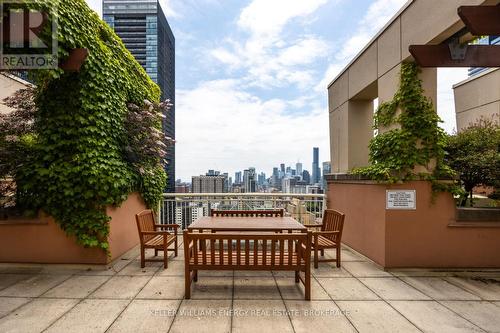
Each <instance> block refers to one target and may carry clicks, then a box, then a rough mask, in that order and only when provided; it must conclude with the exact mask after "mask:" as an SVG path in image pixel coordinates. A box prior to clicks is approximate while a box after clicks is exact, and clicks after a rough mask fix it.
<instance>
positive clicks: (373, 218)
mask: <svg viewBox="0 0 500 333" xmlns="http://www.w3.org/2000/svg"><path fill="white" fill-rule="evenodd" d="M327 181H328V197H327V200H328V202H327V207H328V208H330V209H336V210H339V211H341V212H343V213H345V214H346V219H345V226H344V233H343V236H342V241H343V243H345V244H347V245H349V246H350V247H352V248H353V249H355V250H356V251H358V252H360V253H362V254H363V255H365V256H367V257H368V258H370V259H372V260H373V261H375V262H376V263H378V264H379V265H381V266H383V267H385V268H404V267H422V268H433V267H434V268H435V267H440V268H465V267H470V268H473V267H477V268H479V267H494V268H498V267H500V256H499V255H498V254H499V253H500V228H495V227H491V225H488V226H485V225H470V226H462V227H456V224H457V223H456V216H457V213H456V206H455V202H454V200H453V197H452V195H451V194H449V193H439V194H438V195H437V197H436V198H435V202H434V203H431V198H432V190H431V184H430V183H429V182H426V181H414V182H408V183H405V184H397V185H385V184H378V183H375V182H373V181H368V180H361V179H359V178H358V179H349V177H338V176H336V177H331V176H329V177H327ZM387 190H405V191H415V197H416V207H415V209H407V210H403V209H387V208H386V204H387V203H386V195H387V192H386V191H387Z"/></svg>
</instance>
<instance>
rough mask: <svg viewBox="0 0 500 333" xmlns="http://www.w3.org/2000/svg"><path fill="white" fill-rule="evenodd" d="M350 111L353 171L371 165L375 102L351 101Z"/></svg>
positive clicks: (349, 167)
mask: <svg viewBox="0 0 500 333" xmlns="http://www.w3.org/2000/svg"><path fill="white" fill-rule="evenodd" d="M348 109H349V118H348V123H349V146H348V158H349V164H348V169H349V170H351V169H353V168H358V167H362V166H368V165H369V161H368V156H369V153H370V150H369V148H368V145H369V143H370V140H371V139H372V138H373V100H367V101H365V100H354V101H353V100H351V101H349V102H348Z"/></svg>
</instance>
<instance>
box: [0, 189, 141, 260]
mask: <svg viewBox="0 0 500 333" xmlns="http://www.w3.org/2000/svg"><path fill="white" fill-rule="evenodd" d="M144 209H146V205H145V204H144V202H143V200H142V198H141V196H140V195H139V194H137V193H133V194H131V195H130V196H129V197H128V198H127V200H126V201H125V202H123V203H122V205H121V206H120V207H109V208H108V209H107V214H108V216H110V217H111V221H110V222H109V223H110V234H109V246H110V252H111V257H108V256H107V255H106V253H105V252H104V251H102V250H100V249H96V248H84V247H82V246H80V245H78V244H77V243H76V241H75V238H74V237H68V236H67V235H66V233H65V232H64V231H63V230H61V228H59V226H58V225H57V224H56V223H55V221H54V219H53V218H52V217H40V218H37V219H32V220H17V219H14V220H4V221H0V262H2V263H44V264H98V265H105V264H107V263H108V262H110V261H112V260H114V259H116V258H117V257H119V256H121V255H122V254H124V253H125V252H127V251H128V250H130V249H131V248H133V247H134V246H136V245H137V244H138V243H139V236H138V234H137V226H136V223H135V214H137V213H138V212H140V211H142V210H144Z"/></svg>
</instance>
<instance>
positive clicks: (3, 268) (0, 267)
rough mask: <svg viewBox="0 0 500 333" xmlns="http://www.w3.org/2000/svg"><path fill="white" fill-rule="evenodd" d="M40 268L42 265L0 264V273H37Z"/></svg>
mask: <svg viewBox="0 0 500 333" xmlns="http://www.w3.org/2000/svg"><path fill="white" fill-rule="evenodd" d="M42 270H43V267H42V265H15V264H0V274H39V273H41V272H42Z"/></svg>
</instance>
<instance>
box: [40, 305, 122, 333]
mask: <svg viewBox="0 0 500 333" xmlns="http://www.w3.org/2000/svg"><path fill="white" fill-rule="evenodd" d="M127 304H128V301H126V300H114V299H86V300H83V301H82V302H81V303H79V304H78V305H77V306H75V307H74V308H73V309H71V311H69V312H68V313H66V314H65V315H64V316H62V317H61V318H60V319H59V320H57V321H56V322H55V323H54V324H52V326H50V327H49V328H48V329H47V330H46V332H47V333H56V332H61V333H67V332H72V333H80V332H81V333H86V332H96V333H97V332H104V331H106V329H107V328H108V327H109V326H110V325H111V324H112V323H113V321H114V320H115V319H116V317H118V315H119V314H120V312H122V311H123V309H125V307H126V306H127Z"/></svg>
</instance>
